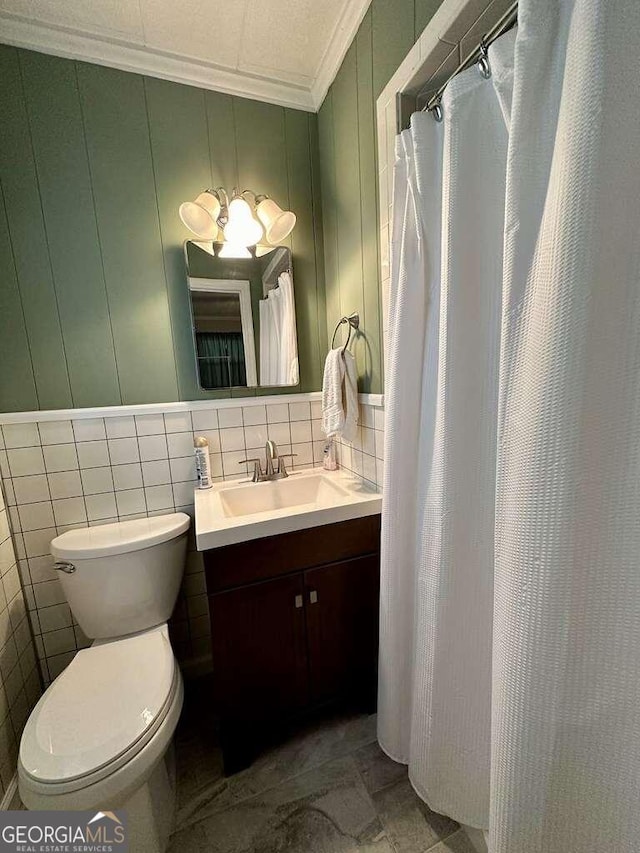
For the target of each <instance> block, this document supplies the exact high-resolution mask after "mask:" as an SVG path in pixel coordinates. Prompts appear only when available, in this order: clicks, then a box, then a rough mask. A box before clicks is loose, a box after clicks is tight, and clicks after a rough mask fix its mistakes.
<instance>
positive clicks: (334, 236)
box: [318, 0, 441, 394]
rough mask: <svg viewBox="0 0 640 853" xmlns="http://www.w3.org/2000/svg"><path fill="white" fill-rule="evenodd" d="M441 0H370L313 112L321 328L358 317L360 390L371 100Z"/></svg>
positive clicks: (366, 378)
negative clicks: (321, 235)
mask: <svg viewBox="0 0 640 853" xmlns="http://www.w3.org/2000/svg"><path fill="white" fill-rule="evenodd" d="M440 3H441V0H372V3H371V5H370V7H369V9H368V11H367V13H366V15H365V17H364V19H363V21H362V24H361V25H360V28H359V30H358V32H357V34H356V36H355V38H354V40H353V42H352V44H351V46H350V48H349V50H348V52H347V55H346V56H345V59H344V61H343V63H342V66H341V68H340V70H339V71H338V74H337V76H336V79H335V81H334V82H333V84H332V86H331V88H330V89H329V92H328V93H327V97H326V98H325V100H324V103H323V104H322V107H321V108H320V113H319V122H318V133H319V136H320V178H321V186H322V210H323V223H324V253H325V258H324V266H325V282H326V307H327V329H328V334H329V335H331V334H332V332H333V329H334V327H335V324H336V321H337V320H338V318H339V317H340V316H341V315H342V314H350V313H351V312H352V311H359V312H360V319H361V330H362V334H361V335H360V336H359V337H358V339H357V341H356V343H355V345H354V346H353V352H354V354H355V356H356V358H357V362H358V374H359V388H360V391H363V392H369V393H373V394H377V393H382V390H383V376H382V364H383V355H382V348H381V339H382V317H381V305H380V273H379V254H378V187H377V175H378V165H377V151H376V124H375V122H376V119H375V103H376V100H377V98H378V95H379V94H380V93H381V92H382V90H383V89H384V87H385V86H386V85H387V83H388V82H389V80H390V79H391V77H392V76H393V74H394V73H395V71H396V69H397V68H398V66H399V65H400V63H401V62H402V60H403V59H404V58H405V56H406V55H407V53H408V52H409V50H410V49H411V47H412V46H413V44H414V43H415V41H416V39H417V38H418V37H419V36H420V34H421V33H422V31H423V30H424V28H425V27H426V25H427V24H428V23H429V21H430V19H431V17H432V16H433V14H434V12H435V11H436V10H437V9H438V7H439V5H440Z"/></svg>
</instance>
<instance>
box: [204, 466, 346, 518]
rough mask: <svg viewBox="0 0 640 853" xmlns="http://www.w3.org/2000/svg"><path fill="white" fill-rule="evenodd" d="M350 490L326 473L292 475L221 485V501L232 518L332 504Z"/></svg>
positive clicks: (223, 507)
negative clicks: (228, 486)
mask: <svg viewBox="0 0 640 853" xmlns="http://www.w3.org/2000/svg"><path fill="white" fill-rule="evenodd" d="M348 494H349V493H348V491H347V490H346V489H343V488H342V487H341V486H339V485H338V484H337V483H336V482H334V481H332V480H330V479H329V477H327V476H326V475H324V474H313V475H310V476H308V477H296V476H295V475H292V476H290V477H287V479H286V480H272V481H269V482H266V483H252V484H251V488H248V487H247V486H246V485H244V486H237V487H232V488H226V489H224V488H223V489H220V502H221V504H222V509H223V511H224V514H225V515H226V516H227V517H228V518H238V517H239V516H241V515H255V514H256V513H258V512H274V511H275V510H279V509H288V508H293V507H301V506H309V505H310V504H311V505H314V506H330V505H331V504H333V503H335V501H336V500H339V499H341V498H342V499H344V498H345V497H347V496H348Z"/></svg>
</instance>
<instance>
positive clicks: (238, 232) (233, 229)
mask: <svg viewBox="0 0 640 853" xmlns="http://www.w3.org/2000/svg"><path fill="white" fill-rule="evenodd" d="M223 233H224V239H225V242H229V243H233V244H234V245H236V246H255V245H256V243H259V242H260V238H261V237H262V226H261V225H260V223H259V222H258V220H257V219H254V216H253V211H252V210H251V207H250V205H249V202H248V201H246V200H245V199H244V198H243V196H241V195H240V194H239V193H237V192H234V196H233V198H232V199H231V202H230V204H229V221H228V222H227V224H226V225H225V226H224V229H223Z"/></svg>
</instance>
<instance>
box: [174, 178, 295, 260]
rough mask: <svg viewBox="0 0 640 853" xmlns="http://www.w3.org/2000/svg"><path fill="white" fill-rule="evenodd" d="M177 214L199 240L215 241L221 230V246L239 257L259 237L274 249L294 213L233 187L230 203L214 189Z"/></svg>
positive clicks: (264, 197) (292, 222)
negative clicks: (222, 238)
mask: <svg viewBox="0 0 640 853" xmlns="http://www.w3.org/2000/svg"><path fill="white" fill-rule="evenodd" d="M247 197H248V198H247ZM178 212H179V215H180V219H181V220H182V222H183V223H184V225H186V227H187V228H188V229H189V230H190V231H192V232H193V233H194V234H195V235H196V236H197V237H199V238H200V239H201V240H216V239H217V237H218V229H219V228H221V229H222V233H223V234H224V239H225V243H230V244H232V246H233V249H230V250H229V251H234V252H235V254H234V255H229V256H230V257H240V255H239V254H237V252H239V251H240V249H241V248H244V249H248V247H249V246H256V245H257V244H259V243H260V240H261V239H262V238H263V236H264V238H265V241H266V243H268V244H269V245H270V246H276V245H277V244H278V243H281V242H282V241H283V240H285V239H286V238H287V237H288V236H289V234H291V232H292V231H293V229H294V226H295V224H296V215H295V213H292V212H291V211H290V210H283V209H282V208H281V207H280V205H278V204H276V202H275V201H274V200H273V199H272V198H269V196H267V195H257V194H256V193H254V192H253V190H242V192H240V191H239V190H238V189H235V188H234V190H233V192H232V194H231V201H229V196H228V195H227V192H226V190H225V189H224V187H216V188H215V189H207V190H205V191H204V192H201V193H200V194H199V195H198V196H197V197H196V198H195V199H194V201H185V202H183V203H182V204H181V205H180V208H179V211H178ZM256 217H257V218H256ZM242 257H246V255H245V254H243V255H242Z"/></svg>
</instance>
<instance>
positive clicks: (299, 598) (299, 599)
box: [296, 595, 302, 610]
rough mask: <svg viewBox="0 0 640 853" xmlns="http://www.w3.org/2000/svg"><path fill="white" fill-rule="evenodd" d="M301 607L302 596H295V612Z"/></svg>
mask: <svg viewBox="0 0 640 853" xmlns="http://www.w3.org/2000/svg"><path fill="white" fill-rule="evenodd" d="M301 607H302V596H301V595H296V610H299V609H300V608H301Z"/></svg>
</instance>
